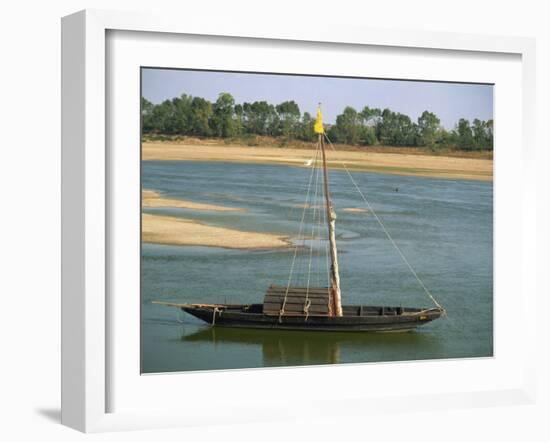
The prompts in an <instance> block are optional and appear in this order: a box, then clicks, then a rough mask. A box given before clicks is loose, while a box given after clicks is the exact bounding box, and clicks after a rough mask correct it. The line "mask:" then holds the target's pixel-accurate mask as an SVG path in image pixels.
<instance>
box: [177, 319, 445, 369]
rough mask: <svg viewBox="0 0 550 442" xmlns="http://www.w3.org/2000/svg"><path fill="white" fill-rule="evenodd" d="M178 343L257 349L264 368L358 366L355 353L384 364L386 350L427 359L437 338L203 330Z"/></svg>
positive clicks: (401, 357)
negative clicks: (332, 365) (421, 352)
mask: <svg viewBox="0 0 550 442" xmlns="http://www.w3.org/2000/svg"><path fill="white" fill-rule="evenodd" d="M181 340H182V341H185V342H187V343H201V344H206V345H212V346H214V347H215V346H217V345H220V344H221V345H223V344H239V345H246V346H256V347H258V348H259V349H260V350H261V353H262V357H263V365H264V366H265V367H276V366H289V365H294V366H296V365H320V364H339V363H349V362H359V361H358V360H357V358H356V357H353V356H352V357H351V358H350V355H355V356H357V354H358V353H360V354H361V355H362V357H361V358H360V360H362V361H364V362H379V361H387V360H388V356H387V355H388V352H387V349H388V348H389V347H393V350H394V351H392V352H391V353H393V354H396V355H399V358H398V359H394V360H409V359H413V358H414V359H426V358H427V357H428V356H427V355H428V354H433V353H436V352H437V350H438V349H439V346H440V343H439V339H438V338H437V337H436V336H433V335H432V334H431V333H423V332H419V331H413V332H408V333H357V332H346V333H333V332H332V333H331V332H319V331H316V332H307V331H291V330H259V329H239V328H224V327H204V328H201V329H200V330H199V331H196V332H193V333H188V334H187V333H185V331H184V332H183V333H182V336H181ZM414 349H423V350H424V352H425V354H426V356H424V357H423V356H422V354H416V353H415V351H414ZM411 351H412V353H411Z"/></svg>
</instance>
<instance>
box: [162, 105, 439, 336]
mask: <svg viewBox="0 0 550 442" xmlns="http://www.w3.org/2000/svg"><path fill="white" fill-rule="evenodd" d="M314 130H315V132H316V133H317V134H318V141H317V153H319V152H320V153H321V157H322V171H323V197H324V198H323V200H324V204H323V206H324V207H323V209H322V211H323V212H324V221H325V222H326V224H327V228H328V231H327V233H328V243H329V245H330V247H329V251H330V267H329V270H328V273H329V275H328V280H329V284H328V285H327V286H326V287H313V286H310V285H309V279H308V284H307V285H306V286H293V285H291V277H289V280H288V284H287V285H286V286H277V285H271V286H270V287H269V288H268V289H267V292H266V293H265V296H264V300H263V303H261V304H260V303H257V304H181V303H174V302H164V301H154V303H156V304H162V305H166V306H169V307H176V308H178V309H181V310H183V311H184V312H187V313H189V314H190V315H193V316H195V317H196V318H198V319H201V320H202V321H204V322H206V323H208V324H210V325H211V326H216V327H241V328H242V327H244V328H261V329H286V330H309V331H361V332H363V331H365V332H405V331H411V330H414V329H415V328H416V327H418V326H420V325H423V324H426V323H428V322H430V321H433V320H435V319H438V318H439V317H441V316H442V315H443V314H445V309H444V308H443V307H442V306H441V305H440V304H439V303H438V302H437V301H436V300H435V298H434V297H433V295H432V294H431V293H430V292H429V291H428V289H427V288H426V286H425V285H424V283H423V282H422V281H421V279H420V278H419V276H418V275H417V273H416V272H415V271H414V269H413V267H412V266H411V265H410V263H409V262H408V261H407V259H406V258H405V255H404V254H403V253H402V252H401V250H400V249H399V248H398V246H397V244H396V243H395V241H393V239H392V238H391V236H390V234H389V232H388V230H387V229H386V228H385V226H384V225H383V223H382V221H381V220H380V218H379V217H378V216H377V215H376V213H375V212H374V210H373V209H372V206H370V204H369V202H368V200H367V199H366V198H365V196H364V194H363V193H362V192H361V190H360V189H359V187H358V186H357V184H356V183H355V181H354V180H353V177H352V175H351V174H350V173H349V171H348V169H347V166H346V165H345V164H344V163H343V165H344V168H345V170H346V171H347V172H348V175H349V177H350V179H351V180H352V182H353V183H354V185H355V187H356V189H357V190H358V192H359V193H360V195H361V196H362V198H363V200H364V201H365V203H366V204H367V206H368V209H369V212H371V213H372V214H373V215H374V216H375V218H376V220H377V221H378V222H379V224H380V226H381V227H382V228H383V230H384V232H385V234H386V236H387V237H388V239H389V240H390V241H391V243H392V244H393V245H394V247H395V248H396V250H397V251H398V253H399V255H400V256H401V258H402V259H403V260H404V262H405V264H407V266H408V268H409V270H410V271H411V272H412V274H413V276H414V277H415V278H416V279H417V281H418V282H419V284H420V285H421V287H422V288H423V289H424V291H425V292H426V294H427V295H428V296H429V298H430V299H431V300H432V301H433V303H434V307H401V306H370V305H366V306H363V305H342V301H341V291H340V275H339V271H338V251H337V247H336V226H335V224H336V214H335V212H334V209H333V205H332V201H331V198H330V191H329V177H328V168H327V159H326V145H325V139H326V140H327V141H328V142H329V143H330V140H329V139H328V137H327V136H326V134H325V131H324V128H323V124H322V115H321V111H320V109H318V111H317V120H316V122H315V126H314ZM310 184H311V179H310ZM308 194H309V189H308ZM305 206H307V202H306V205H305ZM304 213H305V207H304ZM314 216H315V215H314ZM319 220H320V218H319ZM303 221H304V219H303V216H302V223H301V225H300V231H302V224H303ZM297 250H298V247H296V248H295V253H294V259H295V258H296V252H297ZM327 258H328V254H327ZM294 259H293V262H292V266H291V271H290V273H291V276H292V270H293V266H294Z"/></svg>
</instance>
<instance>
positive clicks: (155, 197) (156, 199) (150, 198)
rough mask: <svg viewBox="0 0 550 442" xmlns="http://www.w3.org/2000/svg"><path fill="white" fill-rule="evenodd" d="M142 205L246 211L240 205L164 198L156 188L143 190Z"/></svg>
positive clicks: (218, 210)
mask: <svg viewBox="0 0 550 442" xmlns="http://www.w3.org/2000/svg"><path fill="white" fill-rule="evenodd" d="M141 205H142V207H149V208H160V207H175V208H179V209H193V210H209V211H214V212H244V211H245V209H241V208H238V207H227V206H218V205H214V204H204V203H196V202H193V201H187V200H182V199H175V198H164V197H162V196H161V195H160V193H158V192H155V191H154V190H143V191H142V192H141Z"/></svg>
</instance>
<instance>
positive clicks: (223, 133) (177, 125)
mask: <svg viewBox="0 0 550 442" xmlns="http://www.w3.org/2000/svg"><path fill="white" fill-rule="evenodd" d="M141 115H142V131H143V134H144V135H154V134H157V135H158V134H162V135H187V136H197V137H218V138H237V137H246V136H255V135H260V136H271V137H277V138H282V139H283V140H284V141H289V140H301V141H314V140H315V136H316V135H315V133H314V132H313V124H314V123H315V118H314V117H313V116H312V114H310V113H309V112H304V113H303V114H302V113H301V111H300V108H299V106H298V104H297V103H296V102H294V101H293V100H290V101H284V102H282V103H280V104H277V105H273V104H270V103H268V102H266V101H255V102H253V103H242V104H238V103H235V99H234V98H233V96H232V95H231V94H229V93H227V92H222V93H220V94H219V96H218V98H217V100H216V101H215V102H214V103H211V102H210V101H208V100H206V99H204V98H201V97H192V96H189V95H186V94H183V95H181V96H180V97H176V98H173V99H171V100H165V101H163V102H162V103H160V104H158V105H155V104H153V103H151V102H150V101H148V100H147V99H145V98H143V97H142V98H141ZM325 128H326V130H327V135H328V137H329V138H330V139H331V140H332V141H333V142H335V143H343V144H349V145H355V146H372V145H383V146H409V147H415V146H418V147H428V148H431V149H438V148H456V149H462V150H492V149H493V120H487V121H482V120H479V119H477V118H476V119H474V120H473V121H472V123H470V121H468V120H467V119H464V118H461V119H460V120H459V121H458V123H457V124H456V125H455V128H454V129H453V130H449V131H448V130H446V129H445V128H444V127H443V126H442V125H441V122H440V120H439V118H438V117H437V116H436V115H435V114H434V113H432V112H429V111H427V110H426V111H424V112H423V113H422V115H421V116H420V117H419V118H418V119H417V121H413V120H411V118H410V117H409V116H408V115H405V114H402V113H399V112H394V111H392V110H390V109H383V110H382V109H379V108H370V107H368V106H365V107H364V108H363V109H362V110H360V111H357V110H356V109H354V108H353V107H351V106H347V107H346V108H345V109H344V110H343V112H342V113H341V114H340V115H338V116H337V117H336V122H335V123H334V124H325Z"/></svg>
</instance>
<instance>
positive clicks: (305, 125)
mask: <svg viewBox="0 0 550 442" xmlns="http://www.w3.org/2000/svg"><path fill="white" fill-rule="evenodd" d="M314 124H315V118H313V117H312V116H311V114H310V113H309V112H304V115H303V117H302V121H301V123H300V131H299V135H298V138H300V140H303V141H314V140H315V139H316V135H315V132H314V131H313V125H314Z"/></svg>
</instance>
